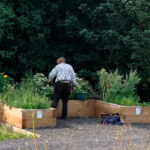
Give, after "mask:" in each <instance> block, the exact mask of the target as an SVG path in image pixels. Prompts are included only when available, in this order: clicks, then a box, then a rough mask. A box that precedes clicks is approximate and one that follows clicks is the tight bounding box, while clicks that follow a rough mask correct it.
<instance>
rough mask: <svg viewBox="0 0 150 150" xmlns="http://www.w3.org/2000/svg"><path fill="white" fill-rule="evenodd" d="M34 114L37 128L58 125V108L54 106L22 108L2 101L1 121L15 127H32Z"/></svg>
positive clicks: (0, 106) (0, 108) (0, 107)
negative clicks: (48, 107) (47, 107)
mask: <svg viewBox="0 0 150 150" xmlns="http://www.w3.org/2000/svg"><path fill="white" fill-rule="evenodd" d="M33 114H34V125H35V128H38V127H52V126H56V109H54V108H50V109H20V108H14V107H9V106H7V105H5V104H2V103H0V121H1V122H4V123H7V124H10V125H13V126H15V127H18V128H21V129H25V128H32V115H33Z"/></svg>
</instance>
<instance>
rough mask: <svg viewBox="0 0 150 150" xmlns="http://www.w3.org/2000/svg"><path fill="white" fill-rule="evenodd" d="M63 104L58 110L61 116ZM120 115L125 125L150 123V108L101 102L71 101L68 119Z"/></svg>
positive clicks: (58, 114) (60, 104)
mask: <svg viewBox="0 0 150 150" xmlns="http://www.w3.org/2000/svg"><path fill="white" fill-rule="evenodd" d="M61 110H62V103H61V102H60V103H59V105H58V108H57V116H58V117H60V116H61ZM104 112H110V113H119V114H120V117H121V118H122V119H123V120H124V122H125V123H150V106H142V107H141V106H121V105H117V104H112V103H108V102H104V101H100V100H85V101H80V100H69V102H68V117H100V114H101V113H104Z"/></svg>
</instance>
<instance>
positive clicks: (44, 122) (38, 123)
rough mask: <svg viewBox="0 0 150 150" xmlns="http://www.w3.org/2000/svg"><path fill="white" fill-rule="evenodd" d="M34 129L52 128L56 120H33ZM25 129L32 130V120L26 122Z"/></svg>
mask: <svg viewBox="0 0 150 150" xmlns="http://www.w3.org/2000/svg"><path fill="white" fill-rule="evenodd" d="M34 124H35V128H39V127H54V126H56V118H44V119H39V120H37V119H36V120H34ZM24 127H25V128H32V127H33V126H32V120H26V124H25V126H24Z"/></svg>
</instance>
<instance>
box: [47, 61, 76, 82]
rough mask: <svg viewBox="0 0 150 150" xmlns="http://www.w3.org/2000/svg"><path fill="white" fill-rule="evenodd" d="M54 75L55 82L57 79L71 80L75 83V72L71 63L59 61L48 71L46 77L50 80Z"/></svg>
mask: <svg viewBox="0 0 150 150" xmlns="http://www.w3.org/2000/svg"><path fill="white" fill-rule="evenodd" d="M55 77H56V80H55V82H58V81H72V82H73V84H75V83H76V78H75V73H74V70H73V68H72V66H71V65H69V64H66V63H60V64H58V65H56V66H55V68H54V69H53V70H52V71H51V72H50V73H49V75H48V79H49V81H52V80H53V79H54V78H55Z"/></svg>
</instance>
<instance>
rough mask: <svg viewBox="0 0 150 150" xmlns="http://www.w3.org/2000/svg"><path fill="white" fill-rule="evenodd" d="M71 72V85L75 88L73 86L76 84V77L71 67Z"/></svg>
mask: <svg viewBox="0 0 150 150" xmlns="http://www.w3.org/2000/svg"><path fill="white" fill-rule="evenodd" d="M71 70H72V75H71V81H72V83H73V86H74V87H75V84H76V76H75V73H74V70H73V68H72V67H71Z"/></svg>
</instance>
